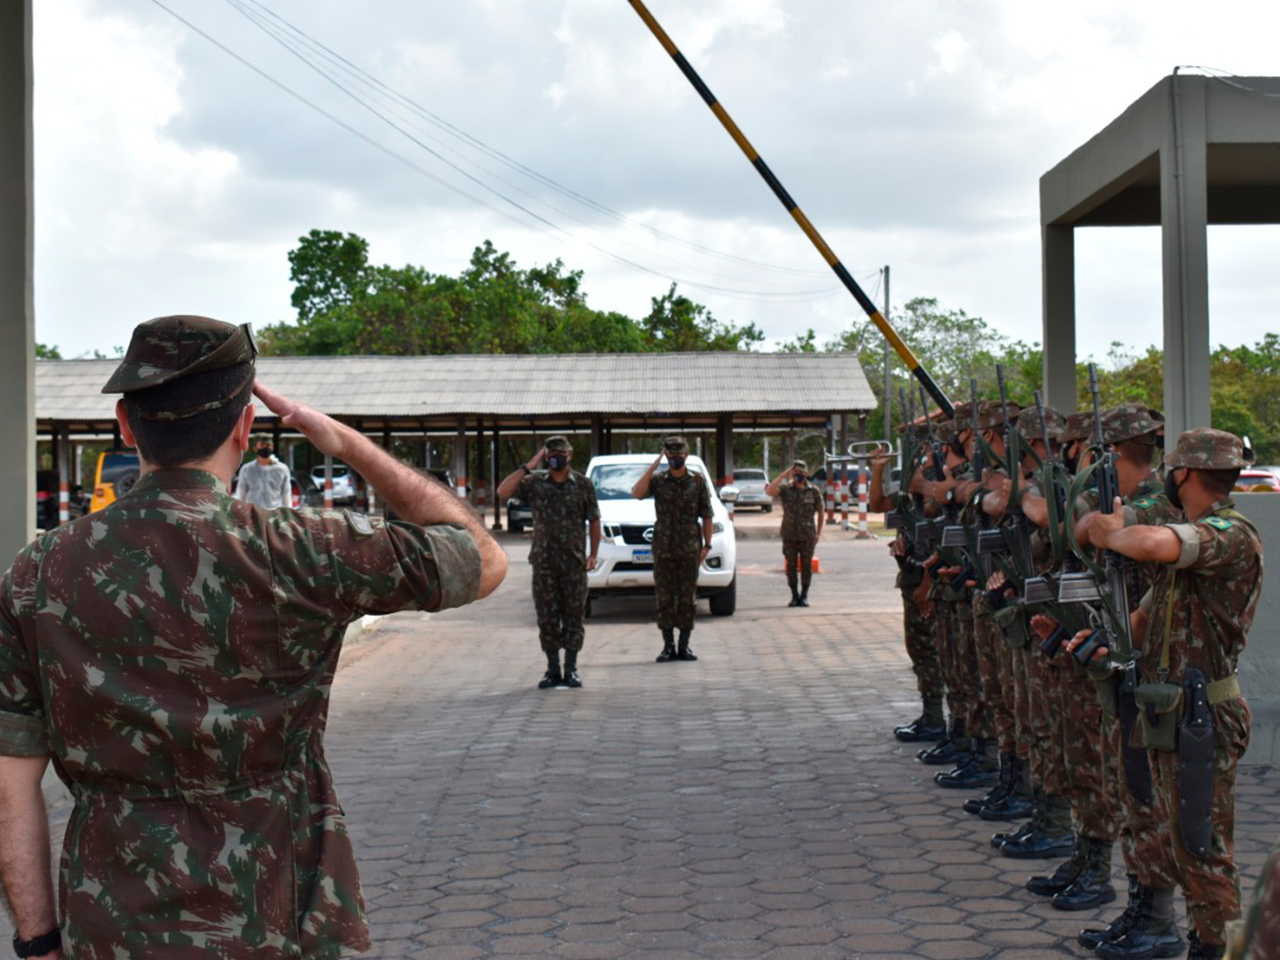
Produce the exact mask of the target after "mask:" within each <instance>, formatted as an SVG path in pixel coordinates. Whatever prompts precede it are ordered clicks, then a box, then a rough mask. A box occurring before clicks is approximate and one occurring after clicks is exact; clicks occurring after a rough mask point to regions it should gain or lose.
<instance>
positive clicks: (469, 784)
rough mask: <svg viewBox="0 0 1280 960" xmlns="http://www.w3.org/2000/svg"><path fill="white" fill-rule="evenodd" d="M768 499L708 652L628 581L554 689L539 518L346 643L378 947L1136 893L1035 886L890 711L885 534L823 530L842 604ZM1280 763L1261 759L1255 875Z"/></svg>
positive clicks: (338, 690) (799, 935) (936, 949)
mask: <svg viewBox="0 0 1280 960" xmlns="http://www.w3.org/2000/svg"><path fill="white" fill-rule="evenodd" d="M772 519H773V521H776V517H774V518H772ZM761 524H764V527H766V528H767V527H768V526H769V525H770V524H768V523H765V522H764V521H763V520H755V519H746V520H744V522H743V523H742V526H743V528H744V529H746V530H748V531H750V532H751V534H753V535H754V536H753V539H749V540H745V541H742V542H741V543H740V549H741V553H742V567H741V576H742V580H741V582H740V589H739V609H738V613H737V615H735V616H734V617H731V618H725V619H721V618H712V617H710V616H705V615H704V616H701V617H700V618H699V620H698V626H697V629H696V631H695V632H694V643H693V646H694V649H695V650H696V651H697V652H698V654H699V655H700V656H701V657H702V659H701V660H700V661H699V662H697V663H693V664H684V663H677V664H655V663H653V657H654V655H655V654H656V653H657V651H658V649H659V647H660V641H659V638H658V634H657V631H656V630H655V629H654V628H653V627H652V626H651V625H650V623H649V622H648V620H647V615H648V609H649V607H648V604H647V603H646V602H644V601H636V600H632V601H612V602H610V603H607V604H605V605H602V606H601V607H600V614H601V615H600V616H599V617H598V618H597V619H595V620H592V621H590V623H589V626H588V632H587V649H586V651H585V652H584V654H583V659H582V674H583V679H584V683H585V684H586V686H585V687H584V688H583V689H582V690H580V691H576V692H574V691H567V690H564V691H539V690H537V689H535V686H534V684H535V683H536V681H537V679H538V678H539V677H540V676H541V673H542V670H543V665H542V661H541V656H540V654H539V652H538V649H537V640H536V633H535V630H534V627H533V623H532V610H531V601H530V600H529V594H528V590H529V587H528V583H529V580H528V576H529V574H528V565H527V563H526V557H527V546H526V545H525V541H523V540H521V539H519V538H509V539H508V546H509V548H510V553H511V555H512V559H513V563H512V572H511V576H510V579H509V581H508V583H507V584H505V585H504V586H503V588H502V589H501V590H500V591H499V593H498V594H497V595H495V596H494V597H493V598H492V599H491V600H489V601H486V602H485V603H484V604H482V605H480V606H477V607H474V608H470V609H466V610H461V611H450V612H448V613H445V614H442V615H439V616H436V617H432V618H430V619H427V618H424V617H423V616H421V615H418V614H402V615H399V616H396V617H392V618H388V619H386V620H384V621H382V622H381V623H380V624H379V625H378V626H377V627H376V628H375V629H374V630H373V631H371V632H370V634H369V635H368V636H367V638H366V639H365V640H364V641H363V642H362V643H360V644H359V645H358V646H355V647H353V648H352V649H350V650H349V651H348V652H347V653H346V654H345V655H344V667H343V669H342V670H341V671H340V673H339V677H338V682H337V684H336V687H335V691H334V702H333V713H332V718H331V721H330V725H329V728H330V729H329V735H328V744H329V757H330V761H331V764H332V766H333V768H334V771H335V774H336V776H337V778H338V781H339V789H340V793H341V796H342V798H343V801H344V806H345V808H346V811H347V814H348V816H349V819H350V822H351V827H352V833H353V834H354V837H355V842H356V847H357V850H358V852H359V854H360V859H361V872H362V875H363V879H364V884H365V894H366V897H367V899H368V902H369V908H370V920H371V923H372V926H373V932H374V937H375V939H376V940H377V943H378V945H377V947H376V948H375V950H374V953H373V954H372V955H373V956H381V957H430V958H440V960H446V958H470V957H488V956H500V957H521V956H525V957H563V958H608V957H629V956H641V957H644V958H646V960H662V958H691V957H769V958H773V960H806V958H827V957H833V958H843V957H878V956H897V957H927V958H935V960H947V958H968V957H994V956H1000V957H1006V958H1010V960H1013V958H1036V957H1062V956H1072V955H1074V956H1083V955H1084V951H1082V950H1080V949H1078V948H1076V947H1075V946H1074V945H1073V943H1072V944H1068V943H1067V942H1066V941H1067V940H1068V939H1069V938H1071V937H1073V935H1074V934H1075V932H1076V931H1077V930H1079V928H1080V927H1081V926H1082V925H1083V924H1084V923H1085V922H1088V921H1091V920H1093V919H1094V918H1095V917H1101V918H1104V919H1106V920H1109V919H1110V918H1111V917H1112V916H1114V915H1115V914H1116V913H1117V912H1118V910H1119V907H1118V906H1113V907H1112V908H1110V909H1107V910H1104V911H1099V912H1097V913H1092V912H1091V913H1084V914H1076V915H1071V914H1063V913H1060V912H1058V911H1055V910H1053V909H1052V908H1050V907H1049V906H1048V905H1047V904H1045V903H1043V902H1037V901H1036V900H1035V898H1033V897H1031V896H1030V895H1029V894H1027V893H1025V892H1024V891H1023V890H1022V883H1023V881H1024V880H1025V879H1026V877H1027V875H1028V874H1029V873H1030V872H1032V871H1031V870H1030V869H1028V867H1027V865H1025V864H1019V863H1017V862H1015V861H1011V860H1004V859H1000V858H998V857H995V856H993V855H992V853H991V852H990V848H989V847H988V845H987V838H988V836H989V834H990V833H991V827H990V825H988V824H982V823H980V822H979V821H978V820H976V818H973V817H969V816H967V815H965V814H964V813H962V812H960V810H959V804H960V801H961V800H962V799H963V796H956V795H955V794H954V793H953V792H950V791H943V790H939V789H938V788H936V787H934V786H933V785H932V783H931V782H930V781H929V773H930V772H931V771H929V770H926V769H925V768H923V767H921V766H920V765H919V764H918V763H916V762H915V761H914V760H913V759H912V757H911V753H912V752H911V751H909V750H907V749H906V748H903V747H900V746H899V745H897V744H896V743H895V742H894V740H893V738H892V736H891V735H890V732H889V731H890V728H891V727H892V726H893V725H894V724H895V723H897V722H901V721H903V720H907V719H910V718H911V717H913V716H914V715H915V708H916V700H915V693H914V687H913V684H912V682H911V680H910V677H909V673H908V668H907V662H906V658H905V655H904V654H903V653H902V649H901V639H900V636H901V635H900V624H899V609H900V608H899V607H898V606H897V604H898V599H897V594H896V593H895V592H893V590H892V581H891V568H890V564H889V562H888V558H887V555H886V554H885V548H884V544H883V543H866V542H855V541H851V540H848V539H845V538H846V537H847V535H843V534H841V533H839V532H836V533H834V534H833V535H832V536H831V538H830V542H827V541H826V540H824V543H823V545H822V546H821V547H820V549H819V556H820V557H821V560H822V568H823V570H824V573H823V574H822V575H821V576H820V577H818V578H816V579H815V585H814V588H813V602H814V604H815V605H814V606H813V607H811V608H809V609H807V610H792V609H788V608H787V607H786V606H785V602H786V600H787V599H788V595H787V592H786V587H785V582H784V579H783V576H782V569H781V557H780V551H779V544H778V542H777V541H776V540H763V539H756V538H755V537H758V536H759V534H760V533H762V532H763V528H760V525H761ZM758 528H760V529H758ZM701 609H702V610H703V611H704V613H705V604H703V605H702V606H701ZM1277 787H1280V773H1273V772H1271V771H1269V770H1258V769H1250V770H1247V771H1246V772H1245V774H1244V776H1243V777H1242V778H1241V789H1240V804H1239V808H1238V820H1237V823H1238V842H1239V851H1240V853H1239V859H1240V861H1241V863H1242V865H1243V867H1244V871H1245V874H1246V876H1247V877H1248V878H1250V882H1251V878H1252V876H1253V875H1254V874H1255V873H1256V871H1257V869H1258V868H1259V866H1260V864H1261V860H1262V857H1263V855H1264V852H1265V849H1266V847H1267V846H1268V845H1269V843H1270V840H1271V839H1272V835H1273V834H1274V833H1275V832H1276V830H1277V827H1276V824H1277V822H1280V799H1278V795H1280V791H1278V790H1277ZM55 821H57V822H65V810H61V811H55ZM55 832H56V833H57V834H60V833H61V830H60V829H59V828H58V827H57V826H55ZM1119 859H1120V858H1119V856H1118V855H1117V857H1116V860H1117V861H1119ZM1033 869H1034V868H1033ZM3 926H4V924H3V923H0V927H3ZM0 936H3V937H6V938H7V936H8V931H7V930H0Z"/></svg>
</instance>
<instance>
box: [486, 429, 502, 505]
mask: <svg viewBox="0 0 1280 960" xmlns="http://www.w3.org/2000/svg"><path fill="white" fill-rule="evenodd" d="M501 439H502V438H501V431H500V430H499V429H498V425H497V424H496V423H495V424H494V425H493V456H491V457H490V458H489V459H490V460H491V461H492V462H491V464H490V470H489V489H490V490H492V491H493V529H494V530H501V529H502V504H501V503H500V502H499V500H498V484H499V483H501V482H502V473H501V472H500V468H499V466H498V465H499V463H500V462H501V460H502V457H501V455H500V453H501V447H500V446H499V444H500V443H501Z"/></svg>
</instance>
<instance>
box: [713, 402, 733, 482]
mask: <svg viewBox="0 0 1280 960" xmlns="http://www.w3.org/2000/svg"><path fill="white" fill-rule="evenodd" d="M715 471H716V473H715V481H716V489H717V490H718V489H719V488H720V487H723V486H725V485H726V484H730V483H733V418H732V417H731V416H729V415H728V414H721V415H720V420H719V422H718V423H717V424H716V466H715Z"/></svg>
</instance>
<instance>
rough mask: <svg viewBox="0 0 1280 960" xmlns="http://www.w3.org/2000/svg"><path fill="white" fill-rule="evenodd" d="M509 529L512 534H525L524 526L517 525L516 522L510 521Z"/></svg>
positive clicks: (521, 524)
mask: <svg viewBox="0 0 1280 960" xmlns="http://www.w3.org/2000/svg"><path fill="white" fill-rule="evenodd" d="M507 529H508V530H510V531H511V532H512V533H524V524H523V523H517V522H516V521H515V520H508V521H507Z"/></svg>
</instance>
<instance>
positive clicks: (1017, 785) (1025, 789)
mask: <svg viewBox="0 0 1280 960" xmlns="http://www.w3.org/2000/svg"><path fill="white" fill-rule="evenodd" d="M1010 764H1011V766H1012V768H1013V773H1012V774H1011V776H1010V777H1009V792H1008V793H1006V794H1005V795H1004V796H1003V797H1001V798H1000V799H999V800H998V801H996V802H995V803H989V804H987V805H986V806H984V807H983V808H982V809H981V810H979V811H978V816H980V817H982V819H983V820H992V821H1000V820H1004V821H1007V822H1012V821H1014V820H1021V819H1023V818H1024V817H1028V816H1030V815H1031V811H1032V810H1033V809H1034V808H1035V803H1034V801H1033V800H1032V798H1031V784H1030V783H1029V782H1028V779H1027V776H1028V774H1027V765H1026V764H1025V763H1024V762H1023V761H1022V760H1020V759H1018V755H1017V754H1013V756H1012V759H1011V760H1010Z"/></svg>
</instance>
